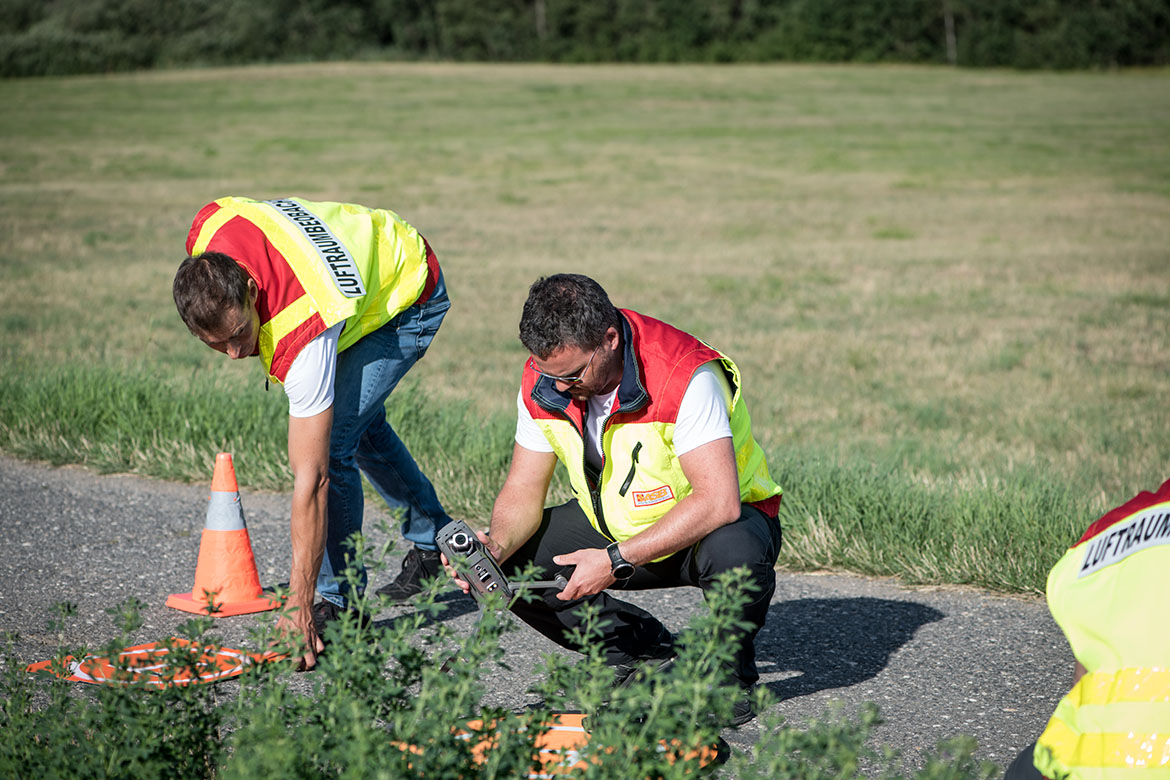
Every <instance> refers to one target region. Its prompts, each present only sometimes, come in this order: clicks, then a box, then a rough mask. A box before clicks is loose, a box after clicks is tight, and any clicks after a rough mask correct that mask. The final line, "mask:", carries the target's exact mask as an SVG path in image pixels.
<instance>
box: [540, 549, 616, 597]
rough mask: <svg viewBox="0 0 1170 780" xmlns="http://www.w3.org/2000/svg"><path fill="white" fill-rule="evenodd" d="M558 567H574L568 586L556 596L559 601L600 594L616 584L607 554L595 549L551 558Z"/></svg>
mask: <svg viewBox="0 0 1170 780" xmlns="http://www.w3.org/2000/svg"><path fill="white" fill-rule="evenodd" d="M553 563H556V564H558V565H560V566H576V567H577V568H576V569H574V570H573V576H571V577H570V578H569V584H568V586H567V587H566V588H565V589H564V590H562V591H561V592H560V593H558V594H557V598H558V599H560V600H561V601H572V600H573V599H580V598H584V597H586V596H592V595H593V594H594V593H600V592H601V591H603V590H605V589H606V588H608V587H609V586H610V585H613V584H614V583H615V582H617V580H616V579H614V576H613V574H612V573H611V571H612V564H611V563H610V560H609V553H607V552H606V551H605V550H602V549H600V548H597V547H593V548H589V549H585V550H577V551H576V552H571V553H568V554H566V555H558V556H556V557H555V558H553Z"/></svg>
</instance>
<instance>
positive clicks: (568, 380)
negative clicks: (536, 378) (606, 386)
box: [528, 344, 601, 385]
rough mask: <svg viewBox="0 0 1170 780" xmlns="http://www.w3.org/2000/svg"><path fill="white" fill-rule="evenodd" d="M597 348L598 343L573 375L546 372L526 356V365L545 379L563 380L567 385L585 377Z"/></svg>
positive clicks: (598, 346) (599, 347) (599, 346)
mask: <svg viewBox="0 0 1170 780" xmlns="http://www.w3.org/2000/svg"><path fill="white" fill-rule="evenodd" d="M599 349H601V344H598V345H597V346H596V347H594V348H593V352H592V354H590V355H589V359H588V360H586V361H585V365H583V366H581V368H580V370H578V371H577V373H576V375H575V376H557V375H555V374H546V373H545V372H544V371H541V370H540V369H539V368H537V367H536V362H535V361H534V360H533V359H532V358H531V357H529V358H528V367H529V368H531V369H532V370H533V371H535V372H536V373H538V374H540V375H541V376H542V377H544V378H545V379H551V380H552V381H554V382H564V383H565V384H567V385H575V384H577V383H578V382H580V381H581V380H582V379H583V378H584V377H585V372H586V371H588V370H589V364H590V363H592V362H593V356H594V355H596V354H597V350H599Z"/></svg>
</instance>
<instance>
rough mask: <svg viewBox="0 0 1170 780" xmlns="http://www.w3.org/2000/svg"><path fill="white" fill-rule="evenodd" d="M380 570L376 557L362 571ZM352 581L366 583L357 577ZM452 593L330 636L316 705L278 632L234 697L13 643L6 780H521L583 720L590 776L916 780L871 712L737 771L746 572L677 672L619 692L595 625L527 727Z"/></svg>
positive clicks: (796, 732)
mask: <svg viewBox="0 0 1170 780" xmlns="http://www.w3.org/2000/svg"><path fill="white" fill-rule="evenodd" d="M384 552H385V548H383V550H381V551H380V553H381V554H384ZM366 555H367V551H366V550H364V549H363V547H362V545H361V544H359V545H358V546H357V548H356V549H355V556H356V557H357V558H359V559H360V558H364V557H366ZM379 565H380V564H372V566H374V568H377V567H378V566H379ZM347 576H348V577H350V578H351V583H354V582H355V580H354V571H353V569H351V570H350V571H349V572H348V573H347ZM441 586H442V581H441V579H436V580H435V581H434V582H433V583H432V586H431V587H430V589H429V590H428V591H427V592H426V593H425V594H423V596H422V597H421V599H420V600H419V602H418V603H417V604H416V608H415V610H414V611H413V612H411V613H409V614H407V615H404V616H401V617H399V618H397V619H395V620H393V621H388V622H385V623H370V624H367V625H363V623H364V622H365V621H364V620H363V618H364V617H368V616H369V615H370V614H372V612H373V611H374V610H376V609H379V608H380V605H378V604H377V603H375V602H371V601H369V600H367V599H365V598H362V599H358V600H355V609H354V611H353V612H350V613H346V614H345V615H344V616H343V617H342V618H341V619H340V620H339V621H336V622H334V623H331V624H329V626H328V627H327V628H326V630H325V633H324V639H325V641H326V642H327V651H326V652H325V653H324V654H323V655H321V657H320V659H319V664H318V666H317V668H316V670H315V671H313V672H312V673H311V674H312V682H311V686H310V690H309V691H308V692H305V691H303V690H301V691H294V690H293V689H292V686H291V685H290V682H291V681H292V679H293V676H294V675H296V674H298V673H297V672H295V671H293V666H294V661H292V660H291V658H292V657H295V651H296V648H295V646H293V645H289V644H288V643H287V642H284V641H283V640H282V639H281V638H280V637H278V636H276V635H275V633H274V631H275V630H274V628H273V626H272V623H271V621H266V623H264V624H258V625H266V627H265V628H262V629H257V631H256V632H255V634H254V636H253V641H254V642H255V643H257V645H258V646H268V645H270V644H271V643H274V642H275V643H276V645H275V647H276V648H277V649H278V650H281V651H284V652H287V653H290V654H293V655H290V656H289V660H283V661H276V662H270V663H264V664H255V665H252V666H250V667H248V669H247V670H246V671H245V673H244V675H243V676H242V677H241V678H240V680H241V682H239V683H235V684H233V685H235V686H236V690H235V692H234V694H233V693H226V694H221V693H220V692H219V690H218V689H217V687H215V686H212V685H188V686H170V687H163V688H161V689H154V690H146V689H145V685H144V684H142V683H141V682H138V683H136V682H130V683H128V684H107V685H97V686H78V685H74V684H72V683H68V682H64V681H63V680H61V679H59V677H60V676H62V675H64V674H65V673H66V671H67V670H66V668H65V662H64V658H65V655H66V651H65V649H64V648H61V649H60V651H59V653H58V657H57V659H56V661H55V665H54V666H55V668H54V671H53V672H44V673H41V674H40V675H39V676H33V675H30V674H28V673H27V672H26V671H25V669H24V665H23V663H22V662H20V661H19V660H18V659H17V658H15V656H14V652H13V645H14V639H15V638H14V637H12V636H11V635H10V636H9V637H8V645H7V653H6V656H5V659H4V668H3V673H2V675H0V774H2V775H3V776H5V777H37V778H45V779H46V780H47V779H48V778H59V777H69V778H133V779H134V780H145V779H147V778H151V779H152V778H174V777H183V778H207V779H208V780H210V779H211V778H217V779H221V780H262V779H263V778H274V779H275V778H282V779H283V778H292V777H295V778H303V779H305V780H316V779H317V778H320V779H321V780H324V779H325V778H345V779H346V780H363V779H364V778H378V779H385V778H419V780H423V779H424V778H425V780H448V779H450V780H455V779H456V778H463V779H465V780H466V779H468V778H476V777H479V778H522V777H529V776H532V775H531V774H530V773H532V772H534V771H536V770H535V768H534V767H535V766H536V765H535V763H534V756H535V753H536V740H537V739H538V737H539V736H540V735H542V734H543V733H544V732H545V731H547V729H548V724H549V722H550V715H551V713H553V712H582V713H585V714H586V716H587V720H586V723H587V728H588V730H589V732H590V740H589V742H588V744H587V745H585V746H583V747H582V748H580V749H579V751H578V752H577V754H576V755H575V756H574V759H573V762H571V763H574V762H579V764H580V765H579V766H578V768H577V769H576V770H574V771H573V772H572V773H571V774H570V775H569V776H573V777H582V778H598V779H607V780H608V779H609V778H613V779H614V780H616V779H617V778H622V780H628V779H629V778H642V777H646V778H662V779H663V780H674V779H675V778H689V777H696V776H713V775H714V776H727V777H736V778H752V777H760V778H764V777H768V778H773V777H791V778H802V779H804V778H807V780H829V779H830V778H833V779H835V780H849V779H850V778H855V777H861V776H863V775H862V774H861V773H862V772H863V771H865V772H867V773H868V772H870V771H871V770H872V769H873V768H874V767H878V768H879V769H880V771H881V773H882V776H883V777H888V778H895V777H903V776H905V775H900V774H898V771H899V770H898V768H897V767H898V764H897V761H898V759H897V756H896V755H895V754H893V753H892V752H889V751H883V752H881V753H880V754H879V753H877V752H874V751H873V750H872V749H870V748H868V747H867V740H868V738H869V735H870V732H871V730H872V728H873V727H874V726H876V725H877V724H878V723H879V721H880V719H879V716H878V713H877V711H876V708H873V707H872V706H867V707H866V708H864V709H863V710H862V712H861V716H860V719H859V720H858V721H856V722H854V721H853V720H852V719H850V718H848V717H846V716H845V715H844V713H842V712H841V711H840V710H835V711H833V712H831V713H830V715H829V717H827V718H826V719H824V720H822V721H813V722H811V723H809V724H808V725H807V727H806V728H801V729H793V728H789V727H785V726H783V725H782V723H781V721H779V720H778V719H777V718H776V717H772V716H766V720H765V721H764V723H765V727H764V728H763V729H762V730H761V736H760V740H759V742H758V744H757V745H756V746H755V748H754V749H753V750H752V751H749V752H745V753H741V754H737V755H732V756H730V760H727V759H728V753H729V751H728V749H727V746H726V743H721V742H720V738H719V734H720V728H719V724H720V723H722V722H725V721H726V719H727V718H728V716H729V715H730V708H731V703H732V702H733V701H734V698H735V697H734V691H735V689H734V688H732V687H730V686H728V685H726V684H725V678H724V676H723V672H722V671H721V670H722V669H723V664H724V663H725V662H727V661H728V660H729V658H730V649H729V648H730V644H731V643H729V642H728V641H727V637H728V636H729V635H732V634H734V633H735V632H736V631H738V630H739V629H741V628H742V626H741V625H740V624H739V622H738V621H737V619H736V618H735V617H734V616H735V615H736V614H738V612H739V610H740V608H741V607H742V605H743V603H745V601H746V600H747V596H746V594H745V588H746V587H748V586H747V579H746V573H745V572H742V571H739V572H731V573H729V574H728V575H726V576H725V577H724V578H723V579H722V580H721V581H720V583H719V585H718V586H717V587H716V588H715V589H714V590H713V591H712V592H711V593H709V594H708V598H707V602H706V608H705V609H703V610H701V611H700V612H699V613H697V614H696V616H695V617H694V618H693V620H692V621H691V623H690V625H689V626H688V627H687V628H686V629H685V630H684V631H683V632H682V633H681V635H680V637H679V646H680V654H679V660H678V662H677V663H676V664H675V666H674V667H673V668H671V669H669V670H668V671H666V672H665V673H662V674H658V675H653V674H650V675H644V676H640V677H638V678H636V679H635V680H634V681H633V682H632V683H631V684H630V685H628V686H627V687H624V688H621V689H618V690H616V691H615V690H614V689H612V687H611V685H612V673H611V671H610V670H609V669H608V668H607V667H606V666H605V665H604V663H603V659H602V654H601V651H600V645H599V643H598V642H597V641H596V639H597V637H598V636H599V635H600V626H599V621H598V615H597V613H596V612H589V613H588V614H587V615H586V619H585V621H584V622H583V627H582V628H581V629H580V631H579V632H578V634H577V636H576V638H577V640H578V641H579V642H580V644H581V647H582V649H583V653H582V657H581V660H579V661H577V662H576V663H571V662H569V661H568V660H567V659H566V658H565V656H563V655H550V656H548V657H546V658H545V659H544V661H543V664H542V665H541V666H540V667H539V668H538V669H537V670H536V673H535V675H534V677H535V679H534V682H533V686H532V692H534V693H536V694H539V696H540V698H541V704H539V705H537V706H533V707H530V708H528V709H524V710H520V711H510V710H505V709H501V708H498V707H490V706H485V705H484V704H483V703H482V701H483V696H484V692H485V691H484V684H483V682H482V680H483V672H484V670H485V669H488V668H490V667H497V666H506V665H507V663H508V661H509V659H508V658H507V657H506V655H505V653H504V651H503V649H502V646H501V642H500V640H501V638H502V637H503V635H504V634H505V632H508V631H511V630H515V629H516V626H517V623H516V621H514V620H512V619H511V618H510V617H509V614H508V613H507V611H506V610H505V609H504V607H505V604H504V603H503V602H502V600H501V599H500V598H499V597H496V598H495V599H492V600H489V601H488V602H487V604H486V606H485V607H484V608H483V610H482V612H481V615H480V618H479V620H478V622H477V624H476V627H475V629H474V630H473V631H472V632H470V633H467V634H462V635H460V634H457V633H456V632H454V631H452V630H450V629H449V628H447V627H446V626H445V624H443V623H442V622H441V621H440V620H436V618H438V617H439V616H440V615H441V612H442V610H443V605H442V604H441V603H440V602H439V601H437V600H436V597H437V596H438V595H439V591H440V589H441ZM140 606H141V605H139V604H137V603H135V602H133V601H131V602H128V603H126V604H124V605H121V606H120V607H118V608H116V609H115V610H111V612H113V613H115V614H116V615H117V616H118V618H119V626H120V631H119V635H118V636H117V637H116V638H115V639H114V641H112V642H111V643H110V644H109V645H108V646H107V647H105V648H102V650H101V652H102V653H104V654H106V657H111V658H113V657H116V656H117V654H118V652H119V651H120V650H121V649H123V648H125V647H126V646H127V645H128V643H129V641H130V640H129V637H130V635H131V634H132V633H133V632H134V631H135V630H136V629H137V628H139V627H140V626H141V618H140V616H139V609H140ZM72 614H73V610H72V607H71V606H70V605H62V606H61V607H59V612H58V615H57V616H56V618H55V621H56V623H57V624H58V625H57V628H59V627H60V624H61V621H64V620H67V619H69V618H70V617H72ZM212 623H213V621H212V619H211V618H209V617H200V618H194V619H192V620H190V621H188V622H187V623H186V624H185V625H184V626H183V627H182V630H181V634H182V636H183V637H184V638H186V639H190V640H192V642H193V644H194V645H203V644H215V643H216V640H215V638H214V637H212V636H211V635H210V633H209V632H210V631H211V627H212ZM51 628H53V626H51ZM183 647H184V646H183V645H178V644H176V645H174V646H173V647H172V650H173V651H174V652H176V653H181V652H182V650H183ZM75 654H76V653H75ZM194 660H195V658H194V656H189V657H188V658H187V659H186V662H188V663H190V662H193V661H194ZM126 674H129V671H127V672H126ZM771 703H772V701H771V699H770V698H769V696H768V695H767V694H766V693H764V692H760V693H758V694H757V696H756V704H757V706H758V707H759V708H760V709H761V711H763V710H766V709H767V708H768V707H769V705H770V704H771ZM473 721H475V722H476V723H473ZM469 724H470V725H469ZM481 743H484V744H486V745H487V749H486V750H481V749H480V746H481ZM698 746H721V748H722V750H721V751H719V753H718V755H719V757H720V761H717V762H713V763H710V764H708V765H707V766H706V767H702V766H701V765H700V762H698V761H694V760H680V758H681V757H682V756H683V755H684V754H686V753H688V752H690V751H691V750H692V749H693V748H695V747H698ZM973 749H974V744H973V743H972V742H971V741H970V740H966V741H960V742H958V743H955V744H952V745H950V746H949V747H948V746H944V748H943V750H942V752H940V753H938V755H937V756H936V755H930V756H928V758H927V760H926V768H925V769H924V770H921V771H919V772H917V773H916V774H914V775H913V777H914V778H915V779H916V780H968V779H969V780H987V778H988V777H989V776H990V773H991V772H992V771H993V770H994V768H993V767H990V765H981V764H977V762H975V761H974V760H973V759H972V757H971V753H972V751H973ZM724 761H726V763H723V762H724ZM866 776H872V775H869V774H867V775H866Z"/></svg>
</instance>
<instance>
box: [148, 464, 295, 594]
mask: <svg viewBox="0 0 1170 780" xmlns="http://www.w3.org/2000/svg"><path fill="white" fill-rule="evenodd" d="M208 593H212V594H214V597H213V598H214V604H215V610H214V611H213V612H212V613H211V614H212V616H213V617H227V616H229V615H245V614H247V613H249V612H263V611H265V610H268V609H275V608H276V607H278V606H280V605H279V604H278V603H277V602H276V601H275V600H272V599H269V598H266V597H265V596H264V595H263V593H264V591H263V590H262V589H261V588H260V575H259V574H257V573H256V559H255V558H253V557H252V542H251V540H250V539H249V538H248V529H247V527H245V525H244V510H243V508H242V507H241V506H240V491H239V487H238V486H237V485H236V471H235V469H234V468H233V467H232V456H231V454H230V453H227V452H221V453H219V454H218V455H216V456H215V475H214V476H213V477H212V479H211V496H210V498H209V499H208V502H207V520H206V521H205V522H204V524H203V536H202V537H201V538H200V540H199V560H198V562H197V563H196V564H195V587H194V588H192V589H191V592H190V593H173V594H171V595H170V596H169V597H168V598H167V606H168V607H174V608H175V609H181V610H183V611H184V612H195V613H198V614H203V615H206V614H208V610H207V594H208Z"/></svg>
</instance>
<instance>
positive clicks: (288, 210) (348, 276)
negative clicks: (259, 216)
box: [264, 198, 366, 298]
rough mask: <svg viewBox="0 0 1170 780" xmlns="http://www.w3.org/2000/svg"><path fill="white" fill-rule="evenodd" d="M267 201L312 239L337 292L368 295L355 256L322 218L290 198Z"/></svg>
mask: <svg viewBox="0 0 1170 780" xmlns="http://www.w3.org/2000/svg"><path fill="white" fill-rule="evenodd" d="M264 202H265V203H267V204H268V205H270V206H272V207H273V208H275V209H276V210H277V211H279V212H280V213H281V214H283V215H284V216H285V218H287V219H288V220H289V221H290V222H292V223H293V224H294V225H296V226H297V227H298V228H300V229H301V233H302V234H304V236H305V238H307V239H309V243H310V244H312V245H313V248H314V249H316V250H317V254H318V255H319V256H320V257H321V261H322V262H324V263H325V267H326V268H328V269H329V275H330V276H332V277H333V284H334V285H336V286H337V291H338V292H340V293H341V294H342V295H344V296H345V297H346V298H360V297H362V296H363V295H365V294H366V287H365V285H364V284H362V277H361V274H359V273H358V268H357V263H355V262H354V261H353V255H351V254H350V253H349V250H348V249H346V247H345V244H343V243H341V241H340V240H338V238H337V236H335V235H333V232H332V231H330V230H329V228H328V227H327V226H326V225H325V222H324V221H323V220H322V219H321V218H320V217H318V216H317V215H316V214H314V213H313V212H311V211H309V210H308V209H306V208H305V207H304V206H302V205H301V204H299V203H297V202H296V201H295V200H289V199H288V198H280V199H278V200H266V201H264Z"/></svg>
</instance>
